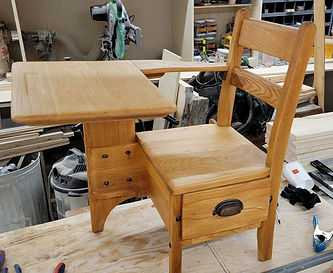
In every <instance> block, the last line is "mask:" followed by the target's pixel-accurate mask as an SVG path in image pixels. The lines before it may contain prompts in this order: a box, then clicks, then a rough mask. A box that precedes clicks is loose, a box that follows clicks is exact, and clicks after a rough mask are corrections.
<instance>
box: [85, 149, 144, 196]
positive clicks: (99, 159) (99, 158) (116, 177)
mask: <svg viewBox="0 0 333 273" xmlns="http://www.w3.org/2000/svg"><path fill="white" fill-rule="evenodd" d="M87 160H88V175H89V188H90V191H91V192H93V193H94V194H97V195H103V194H107V196H109V195H110V193H111V192H113V193H114V194H115V195H119V194H120V193H121V192H128V191H134V192H141V191H142V190H143V187H142V186H143V183H142V168H143V153H142V150H141V147H139V145H138V144H130V145H127V146H113V147H103V148H94V149H89V154H88V157H87Z"/></svg>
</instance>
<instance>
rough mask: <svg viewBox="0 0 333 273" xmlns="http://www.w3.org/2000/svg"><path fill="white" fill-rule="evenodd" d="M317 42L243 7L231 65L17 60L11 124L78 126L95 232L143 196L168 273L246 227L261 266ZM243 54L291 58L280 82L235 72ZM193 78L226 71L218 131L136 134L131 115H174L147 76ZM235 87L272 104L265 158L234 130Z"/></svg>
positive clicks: (304, 31) (309, 29) (309, 33)
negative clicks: (162, 236) (200, 246)
mask: <svg viewBox="0 0 333 273" xmlns="http://www.w3.org/2000/svg"><path fill="white" fill-rule="evenodd" d="M314 36H315V26H314V25H313V24H312V23H303V24H302V26H301V27H300V28H299V30H297V29H293V28H289V27H285V26H281V25H277V24H272V23H268V22H262V21H256V20H253V19H250V18H249V12H248V11H247V10H240V11H238V13H237V16H236V19H235V26H234V31H233V39H232V44H231V48H230V52H229V56H228V62H227V63H228V66H227V67H223V66H219V65H218V64H217V65H210V66H207V67H206V68H205V64H198V65H195V64H192V63H186V62H185V63H183V62H175V63H166V62H162V61H132V62H130V61H117V62H55V63H52V62H51V63H50V62H47V63H40V62H37V63H18V64H14V67H13V91H14V94H13V100H12V102H13V105H12V118H13V119H14V120H15V121H18V122H22V123H26V124H29V125H30V124H31V125H43V124H45V125H46V124H65V123H76V122H83V123H84V139H85V152H86V156H87V166H88V181H89V182H88V183H89V199H90V211H91V223H92V230H93V231H94V232H98V231H102V230H103V226H104V222H105V220H106V217H107V216H108V214H109V212H110V211H111V210H112V209H113V208H114V207H115V206H116V205H117V204H119V203H120V202H122V201H123V200H125V199H127V198H130V197H133V196H146V195H147V193H148V194H149V196H151V197H152V199H153V201H154V203H155V205H156V208H157V210H158V212H159V214H160V216H161V218H162V219H163V221H164V223H165V225H166V226H167V228H168V232H169V241H170V245H169V246H170V251H169V271H170V272H172V273H180V272H181V270H182V246H184V245H191V244H195V243H199V242H202V241H205V240H209V239H213V238H217V237H222V236H225V235H229V234H232V233H236V232H241V231H245V230H248V229H253V228H258V233H257V242H258V248H257V251H258V258H259V260H261V261H265V260H269V259H271V257H272V248H273V234H274V224H275V211H276V206H277V197H278V191H279V185H280V177H281V169H282V164H283V160H284V154H285V151H286V148H287V144H288V136H289V132H290V128H291V124H292V121H293V117H294V114H295V110H296V106H297V102H298V96H299V94H300V90H301V86H302V83H303V79H304V74H305V70H306V66H307V63H308V58H309V56H310V53H311V49H312V45H313V41H314ZM290 39H292V41H291V40H290ZM287 41H288V42H287ZM244 47H247V48H250V49H254V50H258V51H261V52H264V53H267V54H269V55H273V56H275V57H278V58H280V59H283V60H286V61H289V62H290V65H289V69H288V73H287V75H286V80H285V82H284V86H283V87H281V86H279V85H277V84H274V83H272V82H270V81H268V80H267V79H263V78H261V77H259V76H257V75H255V74H253V73H250V72H248V71H245V70H243V69H242V68H241V67H240V62H241V56H242V52H243V48H244ZM281 48H283V49H284V50H281ZM191 66H192V67H191ZM193 67H195V69H194V68H193ZM140 70H141V71H140ZM193 70H211V71H214V70H215V71H217V70H219V71H227V70H228V73H227V75H225V80H224V81H223V85H222V89H221V95H220V99H219V106H218V113H217V124H210V125H201V126H191V127H187V128H176V129H172V130H159V131H154V132H144V133H140V134H137V135H135V126H134V123H135V119H138V118H148V117H161V116H162V117H163V116H165V115H166V114H168V113H173V112H175V110H176V107H175V105H174V104H173V103H171V102H170V101H168V100H167V99H166V98H165V97H164V96H163V95H162V94H160V93H159V92H158V89H157V88H156V87H155V86H154V85H153V84H152V83H151V82H150V81H149V79H148V77H150V76H152V75H153V76H157V75H162V74H163V73H165V72H172V71H193ZM144 74H145V75H146V76H148V77H146V76H145V75H144ZM236 87H238V88H241V89H243V90H245V91H247V92H249V93H250V94H252V95H255V96H257V97H259V98H261V99H262V100H264V101H265V102H267V103H269V104H270V105H271V106H273V107H274V108H276V118H275V121H274V126H273V130H272V132H273V133H272V135H271V138H270V142H269V145H268V153H267V157H266V155H265V154H264V153H263V152H262V151H260V150H259V149H258V148H257V147H255V146H254V145H253V144H252V143H251V142H249V141H248V140H247V139H245V138H244V137H243V136H241V135H240V134H239V133H238V132H236V131H235V130H234V129H233V128H232V127H231V117H232V109H233V102H234V97H235V90H236ZM137 139H138V141H139V143H137ZM129 217H130V216H129ZM115 224H116V223H115Z"/></svg>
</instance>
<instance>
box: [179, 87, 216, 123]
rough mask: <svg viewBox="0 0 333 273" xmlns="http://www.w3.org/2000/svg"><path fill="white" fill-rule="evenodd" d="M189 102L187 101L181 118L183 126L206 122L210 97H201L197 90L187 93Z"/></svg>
mask: <svg viewBox="0 0 333 273" xmlns="http://www.w3.org/2000/svg"><path fill="white" fill-rule="evenodd" d="M187 94H188V97H187V103H185V107H184V112H183V117H182V120H181V125H182V126H191V125H199V124H205V123H206V118H207V113H208V105H209V99H208V98H206V97H201V96H199V94H198V93H197V92H194V91H193V93H187Z"/></svg>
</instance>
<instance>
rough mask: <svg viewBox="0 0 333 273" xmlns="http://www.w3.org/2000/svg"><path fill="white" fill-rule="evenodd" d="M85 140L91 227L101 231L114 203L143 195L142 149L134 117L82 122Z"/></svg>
mask: <svg viewBox="0 0 333 273" xmlns="http://www.w3.org/2000/svg"><path fill="white" fill-rule="evenodd" d="M84 142H85V152H86V157H87V159H86V160H87V171H88V186H89V202H90V214H91V226H92V231H93V232H100V231H102V230H103V228H104V223H105V220H106V218H107V217H108V215H109V213H110V212H111V210H112V209H113V208H114V207H115V206H117V205H118V204H120V203H121V202H123V201H125V200H126V199H129V198H131V197H135V196H136V197H141V196H146V190H145V186H144V183H143V180H142V177H141V173H142V170H143V166H142V164H143V163H142V150H141V147H139V144H137V143H136V141H135V123H134V120H124V121H105V122H104V121H103V122H87V123H84Z"/></svg>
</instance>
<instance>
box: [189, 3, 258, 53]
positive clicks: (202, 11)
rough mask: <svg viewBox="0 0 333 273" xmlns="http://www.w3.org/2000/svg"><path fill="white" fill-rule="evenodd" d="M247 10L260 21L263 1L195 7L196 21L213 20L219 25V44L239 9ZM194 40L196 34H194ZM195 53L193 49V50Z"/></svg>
mask: <svg viewBox="0 0 333 273" xmlns="http://www.w3.org/2000/svg"><path fill="white" fill-rule="evenodd" d="M242 8H246V9H248V10H249V11H250V13H251V17H252V18H256V19H260V18H261V9H262V0H251V2H250V3H249V4H213V5H208V6H194V20H196V19H206V18H213V19H215V21H216V24H217V33H216V37H215V40H214V42H215V43H217V44H219V43H220V41H221V35H222V34H225V33H226V32H227V24H228V23H231V22H232V21H233V18H234V17H235V15H236V13H237V11H238V10H239V9H242ZM192 39H194V34H192ZM192 52H193V49H192Z"/></svg>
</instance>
